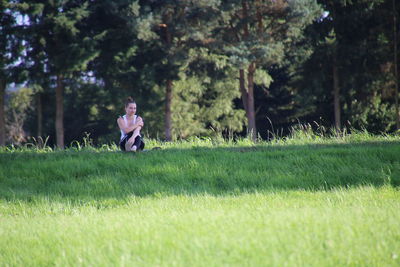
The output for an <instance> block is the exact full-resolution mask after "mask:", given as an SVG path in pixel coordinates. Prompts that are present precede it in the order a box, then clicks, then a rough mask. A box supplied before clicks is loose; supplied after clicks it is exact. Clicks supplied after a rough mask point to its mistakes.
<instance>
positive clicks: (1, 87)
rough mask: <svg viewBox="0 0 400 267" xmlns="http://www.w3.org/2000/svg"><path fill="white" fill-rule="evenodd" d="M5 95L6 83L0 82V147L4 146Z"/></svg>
mask: <svg viewBox="0 0 400 267" xmlns="http://www.w3.org/2000/svg"><path fill="white" fill-rule="evenodd" d="M5 93H6V82H5V80H0V146H4V145H5V144H6V119H5V111H4V108H5V106H4V98H5Z"/></svg>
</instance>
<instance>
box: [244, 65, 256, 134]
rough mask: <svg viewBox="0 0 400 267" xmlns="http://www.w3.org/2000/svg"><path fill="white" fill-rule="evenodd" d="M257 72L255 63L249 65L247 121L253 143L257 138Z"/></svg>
mask: <svg viewBox="0 0 400 267" xmlns="http://www.w3.org/2000/svg"><path fill="white" fill-rule="evenodd" d="M255 71H256V64H255V63H254V62H253V63H251V64H250V65H249V68H248V73H247V83H248V86H247V112H246V114H247V120H248V134H250V136H251V138H252V139H253V141H255V140H256V138H257V129H256V115H255V112H254V72H255Z"/></svg>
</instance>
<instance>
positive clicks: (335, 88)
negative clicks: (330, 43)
mask: <svg viewBox="0 0 400 267" xmlns="http://www.w3.org/2000/svg"><path fill="white" fill-rule="evenodd" d="M334 49H335V50H334V53H333V64H332V74H333V108H334V113H335V128H336V130H340V125H341V122H340V99H339V97H340V92H339V75H338V70H337V54H336V47H334Z"/></svg>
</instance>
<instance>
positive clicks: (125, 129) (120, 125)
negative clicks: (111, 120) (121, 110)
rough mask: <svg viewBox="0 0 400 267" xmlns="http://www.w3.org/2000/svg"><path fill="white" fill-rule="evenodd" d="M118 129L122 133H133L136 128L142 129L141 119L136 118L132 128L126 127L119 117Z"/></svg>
mask: <svg viewBox="0 0 400 267" xmlns="http://www.w3.org/2000/svg"><path fill="white" fill-rule="evenodd" d="M117 123H118V127H119V128H120V129H121V130H122V131H123V132H124V133H129V132H132V131H134V130H135V129H136V128H138V127H143V120H142V118H141V117H138V118H137V121H136V123H135V124H134V125H132V126H126V124H125V121H124V119H123V118H122V117H119V118H118V119H117Z"/></svg>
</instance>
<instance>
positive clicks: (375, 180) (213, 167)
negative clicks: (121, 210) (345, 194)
mask: <svg viewBox="0 0 400 267" xmlns="http://www.w3.org/2000/svg"><path fill="white" fill-rule="evenodd" d="M399 155H400V142H366V143H350V144H347V143H346V144H311V145H274V146H270V145H262V146H257V145H256V146H251V147H250V146H249V147H213V148H207V147H192V148H183V149H178V148H169V149H162V150H154V151H149V152H142V153H135V154H134V153H123V152H95V151H92V152H90V151H81V152H74V151H57V152H51V153H43V154H41V153H26V152H24V153H22V152H17V153H0V163H1V167H0V198H1V199H4V200H21V201H27V202H29V201H32V200H34V199H36V198H50V199H58V200H59V199H66V200H68V201H72V202H74V201H76V202H82V201H84V202H85V201H102V200H106V199H111V198H112V199H117V200H123V199H125V198H127V197H129V196H133V195H135V196H139V197H146V196H154V195H181V194H185V195H198V194H209V195H231V194H241V193H249V192H277V191H282V190H310V191H317V190H331V189H333V188H338V187H345V188H348V187H357V186H362V185H372V186H377V187H379V186H382V185H392V186H395V187H398V186H399V185H400V158H399Z"/></svg>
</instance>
